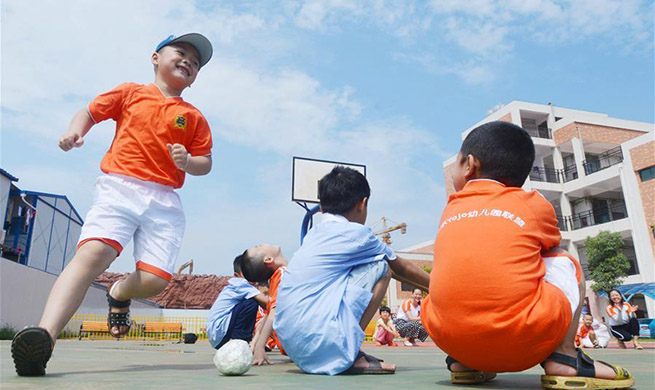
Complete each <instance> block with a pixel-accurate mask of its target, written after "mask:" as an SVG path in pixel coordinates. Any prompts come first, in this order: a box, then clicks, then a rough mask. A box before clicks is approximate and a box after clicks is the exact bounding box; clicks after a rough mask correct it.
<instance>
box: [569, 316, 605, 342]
mask: <svg viewBox="0 0 655 390" xmlns="http://www.w3.org/2000/svg"><path fill="white" fill-rule="evenodd" d="M593 323H594V317H593V316H592V315H591V314H585V315H584V316H582V324H581V325H580V327H579V328H578V331H577V333H576V334H575V346H576V347H580V346H582V347H585V348H600V345H599V344H598V338H597V337H596V332H595V331H594V328H593V327H592V324H593Z"/></svg>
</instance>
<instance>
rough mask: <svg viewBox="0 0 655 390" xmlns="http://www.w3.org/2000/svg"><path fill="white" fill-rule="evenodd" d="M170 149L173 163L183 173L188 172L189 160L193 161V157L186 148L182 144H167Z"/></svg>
mask: <svg viewBox="0 0 655 390" xmlns="http://www.w3.org/2000/svg"><path fill="white" fill-rule="evenodd" d="M166 147H168V153H170V155H171V158H172V159H173V162H174V163H175V166H176V167H177V169H180V170H182V171H184V170H186V168H187V167H188V166H189V160H191V155H190V154H189V153H188V152H187V151H186V148H185V147H184V145H182V144H166Z"/></svg>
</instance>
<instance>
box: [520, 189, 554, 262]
mask: <svg viewBox="0 0 655 390" xmlns="http://www.w3.org/2000/svg"><path fill="white" fill-rule="evenodd" d="M528 200H529V201H528V205H529V207H530V208H531V209H532V211H533V212H534V215H535V218H536V221H537V227H538V229H539V233H540V237H541V238H540V242H541V246H542V248H543V250H548V249H551V248H553V247H556V246H559V244H560V241H561V240H562V235H561V233H560V231H559V226H557V215H555V209H554V208H553V205H552V204H550V202H548V201H547V200H546V198H544V197H543V196H542V195H541V194H540V193H538V192H537V191H532V192H530V193H529V198H528Z"/></svg>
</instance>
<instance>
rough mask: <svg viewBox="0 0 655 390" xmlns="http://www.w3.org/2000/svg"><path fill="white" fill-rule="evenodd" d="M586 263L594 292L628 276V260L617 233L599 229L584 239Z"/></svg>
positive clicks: (619, 282) (621, 240)
mask: <svg viewBox="0 0 655 390" xmlns="http://www.w3.org/2000/svg"><path fill="white" fill-rule="evenodd" d="M585 251H586V254H587V265H588V266H589V272H590V275H589V276H590V277H591V279H592V280H593V281H594V284H593V286H591V289H592V290H594V292H596V293H597V292H599V291H609V290H610V289H612V288H613V287H616V286H619V285H621V284H622V283H623V278H625V277H626V276H628V270H629V269H630V262H629V261H628V258H627V257H625V255H624V254H623V239H622V238H621V235H620V234H619V233H610V232H608V231H601V232H600V233H598V235H597V236H596V237H587V239H586V240H585Z"/></svg>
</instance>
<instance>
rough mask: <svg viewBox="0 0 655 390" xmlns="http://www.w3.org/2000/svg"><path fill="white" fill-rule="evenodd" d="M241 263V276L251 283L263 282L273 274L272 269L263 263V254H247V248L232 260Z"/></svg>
mask: <svg viewBox="0 0 655 390" xmlns="http://www.w3.org/2000/svg"><path fill="white" fill-rule="evenodd" d="M234 261H235V262H237V261H238V262H239V263H240V264H241V272H242V273H243V277H244V278H246V280H247V281H249V282H251V283H261V282H265V281H267V280H268V279H270V278H271V276H273V272H274V271H273V270H271V269H270V268H268V267H267V266H266V265H265V264H264V255H255V256H250V255H248V249H246V250H245V251H243V253H242V254H240V255H239V256H237V258H236V259H235V260H234Z"/></svg>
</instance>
